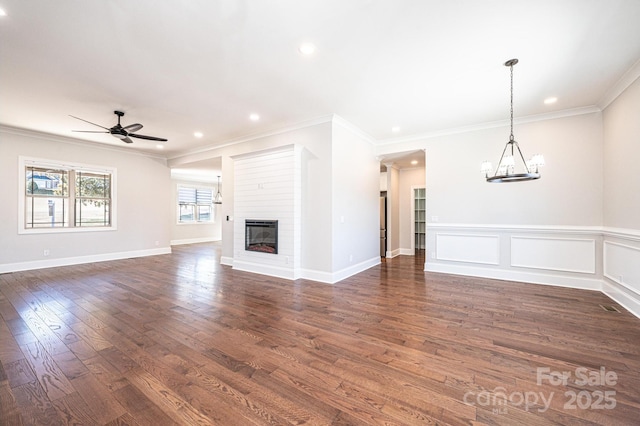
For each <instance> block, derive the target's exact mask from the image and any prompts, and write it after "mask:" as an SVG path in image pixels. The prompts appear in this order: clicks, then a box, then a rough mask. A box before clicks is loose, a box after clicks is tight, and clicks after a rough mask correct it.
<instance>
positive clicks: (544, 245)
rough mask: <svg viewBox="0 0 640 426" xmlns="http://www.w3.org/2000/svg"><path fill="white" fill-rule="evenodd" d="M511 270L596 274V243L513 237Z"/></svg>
mask: <svg viewBox="0 0 640 426" xmlns="http://www.w3.org/2000/svg"><path fill="white" fill-rule="evenodd" d="M511 266H516V267H520V268H532V269H545V270H548V271H562V272H578V273H582V274H595V272H596V241H595V240H594V239H582V238H557V237H553V238H551V237H520V236H512V237H511Z"/></svg>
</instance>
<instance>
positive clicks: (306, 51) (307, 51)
mask: <svg viewBox="0 0 640 426" xmlns="http://www.w3.org/2000/svg"><path fill="white" fill-rule="evenodd" d="M298 51H299V52H300V53H302V54H303V55H313V54H314V53H315V51H316V47H315V46H314V45H313V44H311V43H302V44H301V45H300V46H299V47H298Z"/></svg>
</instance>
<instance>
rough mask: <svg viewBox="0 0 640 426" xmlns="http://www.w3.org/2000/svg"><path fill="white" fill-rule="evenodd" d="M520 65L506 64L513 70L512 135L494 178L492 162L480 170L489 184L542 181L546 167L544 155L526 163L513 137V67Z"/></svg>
mask: <svg viewBox="0 0 640 426" xmlns="http://www.w3.org/2000/svg"><path fill="white" fill-rule="evenodd" d="M517 63H518V60H517V59H510V60H508V61H507V62H505V63H504V65H505V66H506V67H509V68H510V69H511V135H510V136H509V142H507V144H506V145H505V147H504V149H503V150H502V155H501V156H500V161H499V162H498V167H496V169H495V171H494V172H493V176H490V175H489V174H490V173H491V172H492V171H493V166H492V165H491V162H489V161H485V162H483V163H482V166H481V167H480V170H481V171H482V174H483V175H485V178H486V179H487V182H491V183H504V182H522V181H525V180H534V179H540V171H539V169H540V167H542V166H544V157H543V156H542V154H536V155H534V156H533V157H532V158H531V160H529V161H526V160H525V159H524V156H523V155H522V151H521V150H520V146H519V145H518V142H516V141H515V139H514V137H513V66H514V65H515V64H517Z"/></svg>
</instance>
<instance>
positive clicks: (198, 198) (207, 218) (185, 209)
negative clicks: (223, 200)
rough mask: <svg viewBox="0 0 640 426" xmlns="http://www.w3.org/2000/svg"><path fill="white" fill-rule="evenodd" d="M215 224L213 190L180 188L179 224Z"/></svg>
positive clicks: (189, 187) (180, 186)
mask: <svg viewBox="0 0 640 426" xmlns="http://www.w3.org/2000/svg"><path fill="white" fill-rule="evenodd" d="M199 222H213V190H212V189H209V188H196V187H191V186H182V185H179V186H178V223H199Z"/></svg>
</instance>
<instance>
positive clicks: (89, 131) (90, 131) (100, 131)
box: [72, 130, 109, 133]
mask: <svg viewBox="0 0 640 426" xmlns="http://www.w3.org/2000/svg"><path fill="white" fill-rule="evenodd" d="M72 132H81V133H109V132H103V131H102V130H72Z"/></svg>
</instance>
